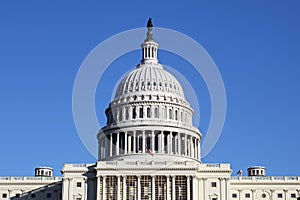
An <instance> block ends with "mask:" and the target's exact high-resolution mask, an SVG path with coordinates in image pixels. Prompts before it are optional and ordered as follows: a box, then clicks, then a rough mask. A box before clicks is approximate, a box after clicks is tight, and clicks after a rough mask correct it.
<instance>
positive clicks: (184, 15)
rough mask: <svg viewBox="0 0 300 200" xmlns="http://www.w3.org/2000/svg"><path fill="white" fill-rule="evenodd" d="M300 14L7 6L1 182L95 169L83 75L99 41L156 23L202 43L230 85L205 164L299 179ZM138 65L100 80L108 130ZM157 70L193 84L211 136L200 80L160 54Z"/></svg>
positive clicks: (271, 7) (1, 45)
mask: <svg viewBox="0 0 300 200" xmlns="http://www.w3.org/2000/svg"><path fill="white" fill-rule="evenodd" d="M299 10H300V2H299V1H296V0H292V1H274V0H272V1H259V0H254V1H230V3H228V1H226V2H225V1H222V2H221V1H205V2H204V1H200V0H198V1H158V0H152V1H134V0H132V1H103V2H101V1H58V0H54V1H40V0H39V1H37V0H36V1H32V0H26V1H16V0H10V1H1V2H0V69H1V73H0V91H1V93H0V94H1V98H0V134H1V140H0V141H1V144H0V175H1V176H8V175H33V169H34V167H36V166H40V165H47V166H51V167H53V168H54V170H55V174H56V175H60V172H59V170H60V169H61V168H62V166H63V164H64V163H87V162H88V163H94V162H95V161H96V160H95V158H93V157H92V156H91V155H90V154H89V153H88V152H87V151H86V149H85V147H84V146H83V145H82V143H81V141H80V139H79V137H78V135H77V133H76V129H75V125H74V122H73V117H72V88H73V83H74V79H75V76H76V73H77V71H78V69H79V67H80V65H81V63H82V61H83V60H84V58H85V57H86V56H87V54H88V53H89V52H90V51H91V50H92V49H93V48H94V47H95V46H96V45H98V44H99V43H100V42H101V41H103V40H105V39H107V38H108V37H110V36H112V35H114V34H117V33H119V32H122V31H125V30H128V29H132V28H138V27H143V26H145V24H146V21H147V19H148V17H149V16H151V17H152V18H153V21H154V25H155V26H159V27H165V28H170V29H174V30H177V31H180V32H182V33H185V34H186V35H188V36H190V37H192V38H194V39H195V40H196V41H197V42H199V43H200V44H201V45H202V46H203V47H204V48H205V49H206V50H207V52H208V53H209V54H210V56H211V57H212V58H213V60H214V61H215V63H216V64H217V66H218V68H219V71H220V72H221V75H222V77H223V80H224V84H225V87H226V92H227V117H226V122H225V126H224V129H223V132H222V135H221V137H220V139H219V141H218V143H217V145H216V146H215V148H214V149H213V151H212V152H211V153H210V154H209V155H208V156H207V157H205V158H204V159H203V162H209V163H219V162H227V163H231V167H232V169H233V170H234V174H235V173H236V171H237V170H239V169H243V170H244V171H246V168H247V167H248V166H250V165H264V166H266V167H267V170H268V171H267V172H268V174H269V175H300V159H299V152H300V151H299V146H300V145H299V140H300V131H299V129H300V94H299V92H300V80H299V77H300V69H299V67H300V55H299V53H300V38H299V36H300V12H299ZM141 42H142V41H141ZM99 59H101V58H99ZM139 60H140V52H132V53H130V54H128V55H125V56H123V57H121V58H120V59H119V60H117V61H116V62H114V63H113V64H112V66H111V67H110V68H109V70H108V71H107V72H106V76H107V77H109V78H105V77H104V78H103V80H101V81H100V84H105V85H107V89H106V90H103V91H102V90H101V91H99V90H98V91H97V96H96V104H97V115H98V118H99V120H100V123H101V124H102V125H104V123H105V117H104V110H105V108H106V107H107V105H108V103H109V100H110V97H111V90H112V88H113V86H114V84H115V81H116V80H118V78H119V77H120V76H121V74H123V73H125V72H126V71H128V70H130V69H132V68H133V67H135V66H136V64H137V63H138V62H139ZM160 61H161V62H162V63H164V64H166V65H169V66H172V67H173V66H174V68H175V69H176V70H178V71H180V72H181V73H183V74H184V75H185V76H186V77H188V78H189V80H191V82H193V83H195V87H196V88H198V90H197V95H198V98H199V104H200V106H201V120H200V127H199V128H200V130H201V131H202V132H203V133H204V134H205V131H206V130H207V126H208V122H209V119H210V102H209V94H208V92H207V89H206V87H205V85H204V83H203V81H202V80H201V78H199V77H194V73H193V71H192V70H186V68H188V67H187V66H185V65H189V64H188V63H187V62H186V61H184V60H182V59H179V58H177V57H176V56H174V55H172V54H170V53H167V52H161V54H160ZM95 135H96V133H95ZM95 140H96V136H95Z"/></svg>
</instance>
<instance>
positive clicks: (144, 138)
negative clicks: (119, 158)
mask: <svg viewBox="0 0 300 200" xmlns="http://www.w3.org/2000/svg"><path fill="white" fill-rule="evenodd" d="M145 149H146V136H145V130H143V147H142V152H143V153H146V152H145Z"/></svg>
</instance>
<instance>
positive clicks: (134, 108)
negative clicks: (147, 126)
mask: <svg viewBox="0 0 300 200" xmlns="http://www.w3.org/2000/svg"><path fill="white" fill-rule="evenodd" d="M135 118H136V107H135V106H134V107H132V119H135Z"/></svg>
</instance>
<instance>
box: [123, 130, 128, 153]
mask: <svg viewBox="0 0 300 200" xmlns="http://www.w3.org/2000/svg"><path fill="white" fill-rule="evenodd" d="M127 147H128V145H127V131H125V135H124V154H127Z"/></svg>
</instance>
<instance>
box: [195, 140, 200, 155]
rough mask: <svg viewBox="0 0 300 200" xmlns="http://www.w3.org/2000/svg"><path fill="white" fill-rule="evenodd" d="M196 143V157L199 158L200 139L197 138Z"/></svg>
mask: <svg viewBox="0 0 300 200" xmlns="http://www.w3.org/2000/svg"><path fill="white" fill-rule="evenodd" d="M195 144H196V159H198V160H199V146H198V139H197V138H196V140H195Z"/></svg>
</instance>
